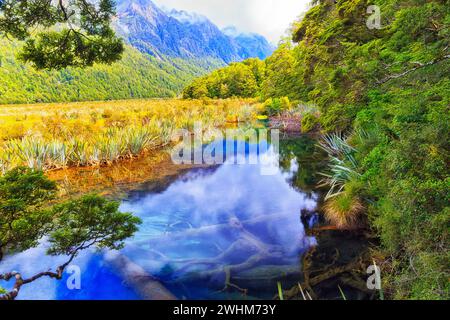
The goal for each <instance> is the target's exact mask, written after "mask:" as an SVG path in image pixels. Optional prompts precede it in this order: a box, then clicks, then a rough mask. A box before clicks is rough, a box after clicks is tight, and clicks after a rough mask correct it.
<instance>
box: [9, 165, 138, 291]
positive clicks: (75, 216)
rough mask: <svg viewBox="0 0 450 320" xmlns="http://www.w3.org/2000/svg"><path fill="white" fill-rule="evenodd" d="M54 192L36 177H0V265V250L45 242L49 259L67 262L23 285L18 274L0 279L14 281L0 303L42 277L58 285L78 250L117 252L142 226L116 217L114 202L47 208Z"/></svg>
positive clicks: (21, 171) (91, 198) (93, 198)
mask: <svg viewBox="0 0 450 320" xmlns="http://www.w3.org/2000/svg"><path fill="white" fill-rule="evenodd" d="M55 192H56V184H55V183H54V182H52V181H50V180H49V179H48V178H46V177H45V176H44V174H43V172H41V171H34V170H31V169H28V168H16V169H13V170H11V171H9V172H7V173H6V174H5V175H4V176H3V177H0V260H1V259H2V258H3V251H4V249H8V250H21V251H23V250H26V249H29V248H31V247H34V246H36V245H37V244H38V241H39V240H40V239H41V238H42V237H44V236H48V239H49V240H48V241H49V244H50V246H49V248H48V250H47V253H48V254H50V255H66V256H67V257H68V258H67V259H68V261H66V262H65V263H64V264H62V265H61V266H59V267H57V268H56V272H52V271H50V270H46V271H44V272H41V273H38V274H36V275H34V276H32V277H30V278H29V279H26V280H25V279H23V278H22V276H21V274H20V272H17V271H13V272H7V273H4V274H1V275H0V279H3V280H6V281H8V280H9V279H11V278H12V277H15V278H16V283H15V286H14V290H13V291H11V292H9V293H5V290H3V289H2V288H1V287H0V294H3V296H0V298H4V299H14V298H15V297H16V296H17V294H18V293H19V291H20V288H21V286H22V285H25V284H28V283H30V282H33V281H35V280H37V279H39V278H41V277H44V276H48V277H50V278H54V279H61V278H62V273H63V272H64V269H65V268H66V267H67V266H68V265H69V264H70V263H71V262H72V261H73V259H74V258H75V257H77V256H78V254H79V253H80V252H81V251H82V250H86V249H88V248H91V247H95V248H98V249H102V248H107V249H121V248H122V247H123V245H124V243H123V241H124V240H125V239H126V238H129V237H131V236H132V235H133V234H134V233H135V232H136V231H137V230H138V225H139V224H140V223H141V220H140V219H139V218H137V217H134V216H133V215H132V214H130V213H122V212H120V211H119V203H118V202H115V201H108V200H106V199H105V198H103V197H100V196H97V195H86V196H83V197H81V198H80V199H76V200H70V201H67V202H64V203H60V204H58V205H54V206H53V207H50V203H49V201H50V200H53V199H54V198H55ZM4 294H6V295H4Z"/></svg>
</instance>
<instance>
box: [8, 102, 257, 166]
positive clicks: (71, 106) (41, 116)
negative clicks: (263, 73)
mask: <svg viewBox="0 0 450 320" xmlns="http://www.w3.org/2000/svg"><path fill="white" fill-rule="evenodd" d="M254 103H255V101H253V100H243V99H229V100H189V101H187V100H176V99H171V100H129V101H109V102H83V103H65V104H38V105H3V106H0V128H1V130H0V172H2V173H3V172H6V171H7V170H9V169H11V168H13V167H15V166H18V165H26V166H29V167H31V168H36V169H41V170H51V169H60V168H65V167H69V166H97V165H109V164H112V163H114V162H116V161H119V160H121V159H125V158H133V157H136V156H138V155H139V154H141V153H143V152H146V151H150V150H154V149H158V148H161V147H164V146H166V145H168V144H170V143H171V142H172V141H173V139H174V136H175V133H176V130H177V129H188V130H191V129H192V128H193V126H194V123H195V122H201V123H202V126H203V128H204V130H208V129H211V128H214V127H218V126H223V125H225V124H226V121H227V119H228V118H230V117H233V118H236V119H239V121H249V120H250V119H255V118H256V115H257V112H256V111H255V106H254Z"/></svg>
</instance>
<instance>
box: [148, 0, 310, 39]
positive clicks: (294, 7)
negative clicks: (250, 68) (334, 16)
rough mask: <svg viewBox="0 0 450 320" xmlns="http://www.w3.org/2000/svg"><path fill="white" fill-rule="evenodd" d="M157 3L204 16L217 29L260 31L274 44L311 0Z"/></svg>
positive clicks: (169, 0) (162, 0)
mask: <svg viewBox="0 0 450 320" xmlns="http://www.w3.org/2000/svg"><path fill="white" fill-rule="evenodd" d="M155 2H156V3H157V4H158V5H160V6H165V7H168V8H175V9H178V10H186V11H193V12H196V13H200V14H202V15H205V16H207V17H208V18H209V19H210V20H211V21H212V22H214V23H215V24H216V25H218V26H219V27H220V28H225V27H227V26H235V27H236V28H238V29H239V30H240V31H243V32H255V33H259V34H261V35H263V36H265V37H266V38H267V40H269V41H270V42H272V43H273V44H277V43H278V41H279V40H280V38H281V37H283V36H284V35H286V30H288V29H289V26H290V25H291V23H292V22H293V21H294V20H295V19H296V18H297V17H298V16H299V15H300V14H301V13H303V12H305V11H306V9H307V7H308V5H309V3H310V2H311V0H155Z"/></svg>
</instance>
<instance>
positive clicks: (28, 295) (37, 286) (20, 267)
mask: <svg viewBox="0 0 450 320" xmlns="http://www.w3.org/2000/svg"><path fill="white" fill-rule="evenodd" d="M46 250H47V245H46V243H45V240H43V241H41V244H40V245H39V246H38V247H36V248H32V249H29V250H26V251H24V252H21V253H18V254H15V255H12V256H6V257H5V259H4V260H3V261H2V262H1V264H0V273H4V272H10V271H20V273H21V274H22V276H23V277H24V278H28V277H31V276H34V275H35V274H37V273H39V272H43V271H48V270H53V271H54V270H55V269H56V267H58V266H59V265H61V264H63V263H65V262H66V261H67V260H68V259H67V257H65V256H58V257H52V256H48V255H47V254H46ZM91 255H92V252H89V250H87V251H86V252H82V253H81V254H80V255H79V256H78V257H77V258H76V260H75V261H74V263H73V264H76V265H77V266H79V267H80V268H81V272H82V273H83V271H84V270H85V269H86V268H85V266H86V263H87V262H88V260H89V259H90V257H91ZM61 281H64V280H55V279H51V278H48V277H42V278H41V279H38V280H36V281H35V282H33V283H31V284H27V285H24V286H23V287H22V288H21V290H20V294H19V296H18V300H21V299H27V300H48V299H50V300H51V299H55V298H56V297H57V289H58V288H59V287H60V286H61V283H60V282H61ZM10 284H11V285H12V284H13V282H12V281H10ZM63 285H64V286H65V284H63ZM5 287H7V288H8V289H9V288H10V286H5Z"/></svg>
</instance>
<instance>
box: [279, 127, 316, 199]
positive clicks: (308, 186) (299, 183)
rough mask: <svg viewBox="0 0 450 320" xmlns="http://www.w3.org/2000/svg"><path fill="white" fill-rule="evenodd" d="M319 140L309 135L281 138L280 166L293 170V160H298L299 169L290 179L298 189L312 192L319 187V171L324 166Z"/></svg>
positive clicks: (285, 169)
mask: <svg viewBox="0 0 450 320" xmlns="http://www.w3.org/2000/svg"><path fill="white" fill-rule="evenodd" d="M316 143H317V141H316V140H315V139H313V138H311V137H309V136H296V137H287V138H285V139H280V168H281V169H282V170H283V171H284V172H289V171H290V170H291V163H292V160H294V159H295V160H296V161H297V164H298V170H297V172H295V174H293V175H292V176H291V177H289V179H288V183H289V184H290V185H291V186H292V187H293V188H295V189H296V190H297V191H300V192H306V193H308V194H311V193H312V191H314V190H315V189H316V188H317V182H318V177H317V173H318V172H319V171H320V169H321V168H322V167H323V163H322V161H321V160H322V159H323V158H324V157H323V155H322V153H321V151H320V150H319V149H318V148H317V147H316Z"/></svg>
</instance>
